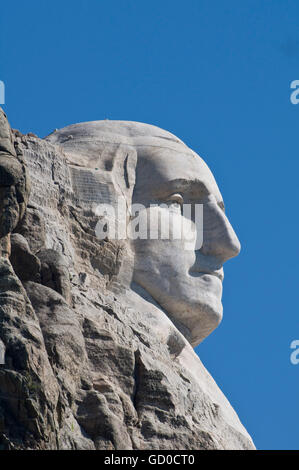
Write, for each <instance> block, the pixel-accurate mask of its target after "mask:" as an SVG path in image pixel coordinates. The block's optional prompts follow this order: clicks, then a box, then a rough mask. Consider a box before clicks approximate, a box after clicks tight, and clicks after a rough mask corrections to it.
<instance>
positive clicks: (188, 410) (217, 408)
mask: <svg viewBox="0 0 299 470" xmlns="http://www.w3.org/2000/svg"><path fill="white" fill-rule="evenodd" d="M2 128H3V127H2ZM0 138H1V142H0V150H1V152H2V153H1V154H0V209H1V210H0V217H1V227H0V241H1V240H2V242H1V243H2V245H0V247H2V252H1V257H0V340H1V341H2V344H3V347H4V348H5V363H4V364H2V365H0V446H1V448H2V449H111V450H113V449H253V448H254V445H253V443H252V440H251V438H250V436H249V435H248V434H247V432H246V430H245V429H244V427H243V426H242V424H241V423H240V421H239V419H238V417H237V415H236V413H235V411H234V410H233V409H232V407H231V405H230V404H229V402H228V401H227V399H226V398H225V397H224V395H223V394H222V392H221V391H220V390H219V388H218V387H217V385H216V383H215V382H214V380H213V379H212V377H211V376H210V375H209V373H208V372H207V371H206V369H205V368H204V366H203V365H202V363H201V361H200V359H199V358H198V357H197V356H196V355H195V353H194V352H193V349H192V348H191V346H190V345H189V344H186V343H185V342H184V339H183V338H182V337H181V335H180V333H174V334H173V335H172V336H169V338H168V340H167V341H162V340H161V337H160V336H159V334H157V328H155V325H154V320H152V317H151V316H150V315H147V312H145V311H144V307H142V308H140V307H139V304H138V302H137V303H134V299H131V300H130V299H129V301H128V299H126V292H121V289H118V286H117V283H114V280H115V278H116V275H117V274H118V273H119V270H120V264H121V259H122V257H123V256H124V253H123V247H122V246H121V245H120V244H117V243H112V242H111V241H110V240H108V239H106V240H105V239H104V240H99V239H98V238H97V237H96V235H95V226H96V223H97V217H96V215H95V214H94V213H92V212H91V211H88V209H87V208H86V207H85V205H84V201H82V200H80V195H79V196H78V192H77V191H76V188H75V186H76V180H75V176H76V174H77V176H78V174H79V176H80V177H81V179H82V178H84V177H85V176H84V172H83V170H82V172H81V174H80V173H78V172H79V171H80V170H79V169H77V170H76V167H75V166H73V167H72V166H70V165H69V164H68V162H67V156H66V155H65V153H64V150H63V149H62V148H61V147H60V146H59V145H53V144H52V143H51V142H49V141H47V140H42V139H39V138H37V137H36V136H34V135H33V134H28V135H22V134H21V133H19V132H17V131H14V132H13V133H12V134H7V135H4V134H3V133H2V134H1V133H0ZM25 167H27V173H26V169H25ZM76 171H77V173H76ZM29 179H30V181H31V189H30V190H29ZM4 206H5V207H4ZM25 207H27V208H26V211H25ZM1 230H2V231H3V233H2V232H1ZM10 232H12V233H11V235H10ZM9 239H10V240H9ZM113 283H114V285H113ZM111 286H113V288H110V287H111ZM158 329H159V328H158ZM176 335H177V336H176ZM180 344H181V346H178V345H180Z"/></svg>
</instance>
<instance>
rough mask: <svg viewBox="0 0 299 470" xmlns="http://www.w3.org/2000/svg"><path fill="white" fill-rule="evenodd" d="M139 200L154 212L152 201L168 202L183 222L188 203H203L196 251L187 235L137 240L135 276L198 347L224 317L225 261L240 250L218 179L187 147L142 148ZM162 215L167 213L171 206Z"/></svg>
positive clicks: (135, 198)
mask: <svg viewBox="0 0 299 470" xmlns="http://www.w3.org/2000/svg"><path fill="white" fill-rule="evenodd" d="M133 202H139V203H142V204H144V206H146V207H148V209H147V211H148V212H151V211H153V210H156V209H154V208H150V207H149V206H150V204H154V203H156V204H157V203H158V204H161V203H166V205H167V206H168V207H169V211H171V212H172V213H173V217H174V218H176V221H177V223H179V218H181V217H183V215H182V213H181V204H182V203H184V204H190V205H191V207H193V206H194V205H195V204H202V208H203V243H202V246H201V248H200V249H196V245H195V242H196V239H195V237H194V241H193V245H194V249H193V250H192V249H190V246H189V248H188V249H186V243H185V240H184V238H182V239H180V240H175V239H168V240H167V239H166V240H161V239H158V240H153V239H146V240H136V241H135V242H134V251H135V267H134V281H135V282H136V283H138V284H140V285H141V286H142V287H143V288H144V289H145V290H146V291H148V292H149V293H150V294H151V296H152V297H153V298H154V299H155V300H156V302H158V304H160V305H161V306H162V307H163V309H164V310H165V311H166V312H167V313H168V315H169V316H170V317H171V318H172V319H173V321H174V322H175V323H176V324H177V325H178V326H179V327H180V329H181V330H183V329H184V327H185V328H187V332H186V331H185V334H186V336H189V340H190V342H191V344H192V345H193V346H195V345H197V344H198V343H199V342H200V341H202V340H203V339H204V338H205V337H206V336H208V335H209V334H210V333H211V332H212V331H213V330H214V329H215V328H216V327H217V325H218V324H219V323H220V321H221V318H222V304H221V296H222V280H223V268H222V266H223V264H224V262H225V261H226V260H228V259H229V258H232V257H233V256H236V255H237V254H238V253H239V251H240V243H239V241H238V238H237V236H236V234H235V232H234V230H233V228H232V226H231V225H230V223H229V221H228V219H227V217H226V215H225V213H224V204H223V201H222V197H221V194H220V192H219V189H218V187H217V184H216V182H215V179H214V177H213V175H212V173H211V171H210V170H209V168H208V167H207V165H206V164H205V162H204V161H203V160H202V159H201V158H200V157H199V156H198V155H195V154H194V153H193V152H191V151H188V149H186V148H185V147H184V146H181V148H178V149H177V150H174V149H167V148H151V147H144V148H140V149H139V151H138V163H137V177H136V184H135V189H134V194H133ZM193 212H194V211H193ZM160 214H161V216H162V217H167V216H168V214H167V209H166V210H164V211H160ZM148 220H150V217H148ZM152 220H154V217H152ZM170 238H172V237H170ZM182 326H183V328H182ZM188 330H189V331H188Z"/></svg>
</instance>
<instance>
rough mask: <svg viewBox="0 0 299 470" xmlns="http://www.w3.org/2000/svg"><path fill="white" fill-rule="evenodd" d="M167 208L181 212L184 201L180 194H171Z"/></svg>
mask: <svg viewBox="0 0 299 470" xmlns="http://www.w3.org/2000/svg"><path fill="white" fill-rule="evenodd" d="M167 204H168V207H170V208H172V209H174V210H176V211H180V212H182V210H183V204H184V199H183V197H182V196H181V195H180V194H172V195H171V196H170V197H169V198H168V200H167Z"/></svg>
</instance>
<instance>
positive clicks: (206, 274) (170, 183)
mask: <svg viewBox="0 0 299 470" xmlns="http://www.w3.org/2000/svg"><path fill="white" fill-rule="evenodd" d="M48 140H50V141H52V142H53V143H59V144H60V145H62V146H63V147H64V150H65V151H66V152H68V154H69V155H72V159H73V161H74V162H75V163H76V165H78V164H79V165H80V164H82V166H84V167H89V168H93V169H94V168H95V167H97V168H96V169H98V168H102V171H103V169H107V168H108V171H109V172H113V171H114V170H113V168H114V166H115V168H116V169H115V174H114V176H113V178H112V180H113V181H114V182H116V183H115V184H116V185H117V186H119V185H122V186H123V187H125V186H126V185H125V184H123V181H122V180H123V179H124V178H125V179H126V180H127V179H128V175H126V172H127V168H128V161H127V160H128V156H129V157H130V155H132V154H133V153H134V154H135V163H134V164H133V166H132V164H131V166H130V165H129V167H130V168H131V170H132V167H134V171H135V185H134V188H133V195H132V191H131V192H130V197H131V198H132V201H130V202H133V204H137V203H138V204H142V205H143V206H144V207H145V209H144V210H143V214H142V213H140V216H141V219H142V217H146V218H147V221H149V220H154V219H155V217H153V218H152V219H149V216H150V215H154V212H155V211H157V210H158V211H159V214H160V217H162V219H163V217H165V218H167V217H169V216H170V219H171V220H172V221H175V222H177V223H179V222H180V219H182V218H183V214H182V204H189V205H190V206H191V208H194V206H195V205H196V204H202V208H203V243H202V246H200V248H198V246H197V244H196V236H194V237H193V241H191V249H190V240H189V239H188V249H186V240H185V239H184V238H181V239H175V237H174V236H173V234H172V233H171V232H170V236H169V238H168V239H161V237H160V236H158V239H153V238H150V237H148V238H147V239H136V240H134V241H132V242H131V246H132V248H133V252H134V269H133V277H132V284H131V285H132V288H134V285H136V284H137V285H139V286H141V287H142V288H143V289H144V290H145V291H146V292H147V293H148V294H150V296H151V297H152V298H153V299H154V300H155V302H156V303H157V304H159V305H160V306H161V308H162V309H163V310H164V311H165V312H166V313H167V315H168V316H169V317H170V318H171V319H172V320H173V322H174V323H175V324H176V326H177V327H178V328H179V329H180V330H181V331H182V332H183V333H184V334H185V336H186V337H187V338H188V339H189V341H190V343H191V344H192V345H193V346H196V345H197V344H199V343H200V342H201V341H202V340H203V339H204V338H205V337H206V336H208V335H209V334H210V333H211V332H212V331H213V330H214V329H215V328H216V327H217V326H218V324H219V323H220V321H221V318H222V304H221V296H222V280H223V268H222V266H223V264H224V262H225V261H226V260H228V259H229V258H232V257H234V256H236V255H237V254H238V253H239V251H240V243H239V241H238V238H237V236H236V234H235V232H234V230H233V228H232V226H231V225H230V223H229V221H228V219H227V217H226V215H225V213H224V204H223V201H222V196H221V194H220V191H219V189H218V187H217V184H216V182H215V179H214V177H213V175H212V173H211V171H210V170H209V168H208V167H207V165H206V164H205V162H204V161H203V160H202V159H201V158H200V157H199V156H198V155H196V154H195V153H194V152H193V151H192V150H191V149H189V148H188V147H187V146H186V145H185V144H184V143H183V142H182V141H180V140H179V139H177V138H176V137H175V136H173V135H172V134H170V133H168V132H166V131H163V130H161V129H159V128H157V127H154V126H150V125H146V124H141V123H130V122H126V121H96V122H93V123H83V124H78V125H74V126H69V127H67V128H65V129H62V130H61V131H58V132H55V133H54V134H52V135H51V136H50V137H48ZM114 148H115V152H114V150H113V149H114ZM113 153H117V154H118V157H117V161H118V163H117V165H114V164H113V161H112V160H113V157H111V155H113ZM136 154H137V160H136ZM107 155H110V157H109V158H112V160H111V164H110V163H109V162H108V160H107ZM122 156H123V157H122ZM120 158H123V165H120V163H119V162H120ZM130 158H131V157H130ZM103 159H105V164H104V165H103V161H102V160H103ZM107 162H108V163H107ZM129 176H130V175H129ZM99 177H101V176H99ZM129 179H130V178H129ZM131 180H132V178H131ZM103 181H104V179H103ZM127 186H128V185H127ZM115 191H118V188H116V187H115ZM153 204H155V205H158V206H159V205H160V204H166V206H165V207H164V209H163V210H160V209H157V207H151V206H152V205H153ZM192 211H193V209H192ZM193 212H194V211H193ZM193 212H192V213H193ZM141 219H140V220H141ZM147 229H148V233H149V230H150V226H149V225H148V227H147ZM192 243H193V249H192Z"/></svg>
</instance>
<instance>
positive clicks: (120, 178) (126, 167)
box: [111, 146, 137, 205]
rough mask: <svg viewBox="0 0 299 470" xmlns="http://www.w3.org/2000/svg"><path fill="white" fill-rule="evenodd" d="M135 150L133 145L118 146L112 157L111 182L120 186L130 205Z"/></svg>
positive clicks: (133, 179) (134, 168)
mask: <svg viewBox="0 0 299 470" xmlns="http://www.w3.org/2000/svg"><path fill="white" fill-rule="evenodd" d="M136 166H137V151H136V149H135V148H133V147H128V146H120V147H119V148H118V149H117V150H116V152H115V154H114V158H113V167H112V170H111V171H112V173H113V182H114V184H115V187H116V188H117V187H118V188H120V189H121V192H122V194H123V195H124V196H125V198H126V200H127V203H128V204H129V205H131V202H132V195H133V190H134V186H135V179H136Z"/></svg>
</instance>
